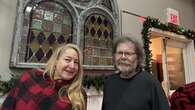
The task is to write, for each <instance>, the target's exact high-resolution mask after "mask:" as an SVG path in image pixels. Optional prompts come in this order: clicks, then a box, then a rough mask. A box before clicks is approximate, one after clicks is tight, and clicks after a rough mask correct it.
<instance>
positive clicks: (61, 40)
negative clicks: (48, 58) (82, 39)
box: [58, 35, 65, 44]
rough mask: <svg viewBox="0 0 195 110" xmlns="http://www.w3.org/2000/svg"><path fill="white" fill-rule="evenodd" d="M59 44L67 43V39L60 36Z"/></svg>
mask: <svg viewBox="0 0 195 110" xmlns="http://www.w3.org/2000/svg"><path fill="white" fill-rule="evenodd" d="M58 43H59V44H62V43H65V38H64V36H63V35H60V37H58Z"/></svg>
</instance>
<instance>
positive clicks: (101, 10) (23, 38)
mask: <svg viewBox="0 0 195 110" xmlns="http://www.w3.org/2000/svg"><path fill="white" fill-rule="evenodd" d="M45 1H47V0H17V12H16V15H17V17H16V22H15V29H14V34H13V41H12V51H11V57H10V67H14V68H37V67H41V68H42V67H44V66H45V64H44V63H26V62H24V60H23V58H24V55H25V52H26V51H24V47H25V46H26V45H27V37H28V31H29V25H28V26H27V27H23V22H24V17H28V18H30V14H31V11H32V9H33V8H36V6H37V5H38V4H39V3H40V2H45ZM107 1H109V2H110V3H111V4H110V6H111V7H112V9H111V10H110V9H109V8H108V7H106V5H105V4H103V2H107ZM116 1H117V0H92V1H90V2H89V4H86V3H84V4H83V3H81V4H79V3H78V2H77V3H74V2H73V0H52V2H58V3H60V4H62V5H63V6H64V7H66V8H67V9H68V10H69V12H70V14H71V16H72V18H73V35H72V36H73V40H72V43H75V44H77V45H79V46H80V49H81V50H82V49H83V38H84V36H83V35H84V33H83V31H84V28H83V27H84V21H85V20H86V18H87V17H88V16H90V15H91V14H94V13H97V14H103V15H104V16H106V17H107V18H108V19H110V22H111V24H112V26H113V38H115V37H118V36H119V35H120V27H119V10H118V4H117V2H116ZM28 20H29V19H28ZM29 22H30V21H28V24H29ZM21 44H22V45H21ZM82 52H83V50H82ZM84 68H85V69H93V70H94V69H104V70H112V69H113V66H93V65H84Z"/></svg>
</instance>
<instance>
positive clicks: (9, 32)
mask: <svg viewBox="0 0 195 110" xmlns="http://www.w3.org/2000/svg"><path fill="white" fill-rule="evenodd" d="M15 16H16V0H0V75H1V76H2V79H4V80H7V79H9V75H8V74H9V73H10V72H11V71H10V69H9V58H10V53H11V44H12V43H11V42H12V36H13V32H14V31H13V30H14V23H15Z"/></svg>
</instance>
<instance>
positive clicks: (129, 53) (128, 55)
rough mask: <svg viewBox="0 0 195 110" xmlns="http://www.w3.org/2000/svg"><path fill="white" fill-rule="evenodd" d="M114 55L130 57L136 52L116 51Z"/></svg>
mask: <svg viewBox="0 0 195 110" xmlns="http://www.w3.org/2000/svg"><path fill="white" fill-rule="evenodd" d="M116 55H117V56H120V57H122V56H125V57H132V56H133V55H136V53H135V52H122V51H121V52H120V51H119V52H116Z"/></svg>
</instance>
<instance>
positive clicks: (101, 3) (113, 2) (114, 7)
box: [98, 0, 119, 18]
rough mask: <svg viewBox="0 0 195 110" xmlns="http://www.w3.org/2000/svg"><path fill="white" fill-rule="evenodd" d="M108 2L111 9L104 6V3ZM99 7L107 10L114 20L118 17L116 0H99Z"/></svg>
mask: <svg viewBox="0 0 195 110" xmlns="http://www.w3.org/2000/svg"><path fill="white" fill-rule="evenodd" d="M106 1H109V2H110V5H111V9H109V8H108V7H107V6H106V5H104V2H106ZM98 4H99V6H101V7H103V8H106V9H108V10H109V11H111V13H112V15H113V16H114V17H115V18H116V17H119V8H118V3H117V0H99V3H98Z"/></svg>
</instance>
